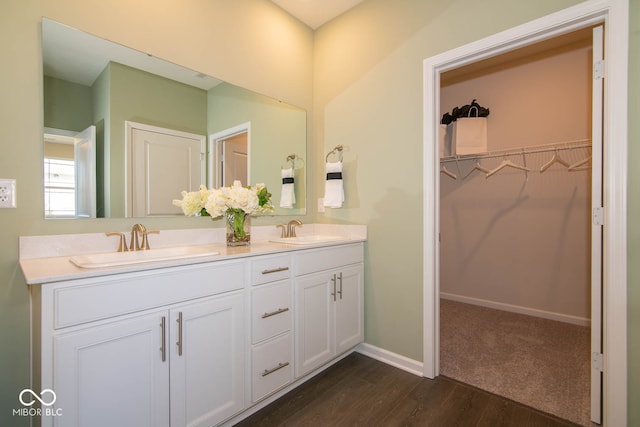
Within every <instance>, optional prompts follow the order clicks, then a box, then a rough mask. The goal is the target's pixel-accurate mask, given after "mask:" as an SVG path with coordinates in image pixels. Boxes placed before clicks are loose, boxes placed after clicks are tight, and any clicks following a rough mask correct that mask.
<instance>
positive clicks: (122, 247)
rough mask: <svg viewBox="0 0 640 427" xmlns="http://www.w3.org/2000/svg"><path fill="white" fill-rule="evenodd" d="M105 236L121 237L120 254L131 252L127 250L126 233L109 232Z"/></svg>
mask: <svg viewBox="0 0 640 427" xmlns="http://www.w3.org/2000/svg"><path fill="white" fill-rule="evenodd" d="M104 234H105V235H107V236H120V242H119V244H118V252H127V251H128V250H129V248H127V238H126V237H125V236H124V233H120V232H119V231H107V232H106V233H104Z"/></svg>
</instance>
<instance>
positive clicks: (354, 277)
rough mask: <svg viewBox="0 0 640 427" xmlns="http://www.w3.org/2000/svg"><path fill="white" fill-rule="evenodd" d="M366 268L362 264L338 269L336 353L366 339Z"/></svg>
mask: <svg viewBox="0 0 640 427" xmlns="http://www.w3.org/2000/svg"><path fill="white" fill-rule="evenodd" d="M363 276H364V268H363V266H362V264H359V265H356V266H353V267H347V268H342V269H340V270H339V271H338V273H337V277H336V281H337V292H336V293H337V299H336V304H335V310H336V324H335V328H336V329H335V330H336V353H337V354H340V353H343V352H345V351H347V350H349V349H351V348H353V347H354V346H356V345H358V344H359V343H361V342H362V341H364V313H363V309H364V280H363Z"/></svg>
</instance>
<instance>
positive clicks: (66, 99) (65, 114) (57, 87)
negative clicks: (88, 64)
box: [43, 76, 93, 132]
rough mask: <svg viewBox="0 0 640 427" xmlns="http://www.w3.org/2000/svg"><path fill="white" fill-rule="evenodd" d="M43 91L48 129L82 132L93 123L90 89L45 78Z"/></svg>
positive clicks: (45, 120)
mask: <svg viewBox="0 0 640 427" xmlns="http://www.w3.org/2000/svg"><path fill="white" fill-rule="evenodd" d="M43 91H44V125H45V126H46V127H50V128H56V129H64V130H75V131H78V132H80V131H82V130H84V129H86V128H87V127H88V126H90V125H91V124H92V123H93V122H92V118H91V102H92V100H91V88H90V87H88V86H83V85H80V84H77V83H71V82H68V81H65V80H60V79H57V78H55V77H49V76H45V77H44V83H43Z"/></svg>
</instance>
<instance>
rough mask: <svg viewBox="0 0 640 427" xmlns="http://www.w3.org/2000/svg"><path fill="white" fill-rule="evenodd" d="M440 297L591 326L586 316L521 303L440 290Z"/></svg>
mask: <svg viewBox="0 0 640 427" xmlns="http://www.w3.org/2000/svg"><path fill="white" fill-rule="evenodd" d="M440 298H443V299H448V300H452V301H458V302H464V303H466V304H473V305H479V306H482V307H488V308H494V309H496V310H503V311H510V312H512V313H519V314H526V315H528V316H535V317H542V318H543V319H550V320H557V321H559V322H565V323H571V324H574V325H578V326H591V319H587V318H585V317H577V316H571V315H568V314H562V313H554V312H551V311H544V310H538V309H535V308H530V307H523V306H520V305H512V304H505V303H501V302H496V301H489V300H485V299H480V298H473V297H467V296H464V295H456V294H449V293H447V292H440Z"/></svg>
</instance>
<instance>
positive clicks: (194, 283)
mask: <svg viewBox="0 0 640 427" xmlns="http://www.w3.org/2000/svg"><path fill="white" fill-rule="evenodd" d="M243 278H244V268H243V263H242V262H237V261H236V262H230V263H215V264H200V265H197V266H190V267H188V268H186V267H178V268H171V269H160V270H156V271H154V272H153V273H150V274H149V273H133V274H122V275H118V276H111V277H109V278H105V279H102V280H101V279H97V280H96V279H93V280H79V281H75V282H68V284H65V285H62V286H59V287H58V286H57V287H56V288H54V290H53V300H54V310H53V315H54V327H55V328H56V329H58V328H63V327H67V326H72V325H77V324H81V323H86V322H91V321H94V320H100V319H106V318H109V317H113V316H119V315H123V314H128V313H134V312H136V311H142V310H146V309H150V308H155V307H161V306H163V305H168V304H173V303H177V302H180V301H187V300H190V299H194V298H200V297H204V296H208V295H215V294H219V293H222V292H228V291H232V290H235V289H241V288H242V287H243V286H244V279H243Z"/></svg>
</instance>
